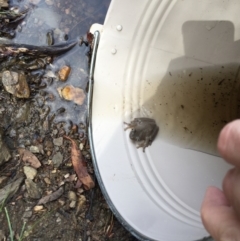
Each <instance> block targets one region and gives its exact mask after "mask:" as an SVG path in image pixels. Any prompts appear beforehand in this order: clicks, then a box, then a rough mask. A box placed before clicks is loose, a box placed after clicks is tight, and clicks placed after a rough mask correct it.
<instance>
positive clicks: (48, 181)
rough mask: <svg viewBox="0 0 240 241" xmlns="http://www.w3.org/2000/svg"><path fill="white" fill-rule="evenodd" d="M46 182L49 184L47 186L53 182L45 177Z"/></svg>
mask: <svg viewBox="0 0 240 241" xmlns="http://www.w3.org/2000/svg"><path fill="white" fill-rule="evenodd" d="M43 180H44V182H45V183H46V184H47V185H50V184H51V181H50V179H49V178H48V177H44V179H43Z"/></svg>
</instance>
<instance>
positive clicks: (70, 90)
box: [58, 85, 86, 105]
mask: <svg viewBox="0 0 240 241" xmlns="http://www.w3.org/2000/svg"><path fill="white" fill-rule="evenodd" d="M58 93H59V95H60V97H62V98H64V99H65V100H70V101H73V102H74V103H76V104H78V105H82V104H83V102H84V100H85V97H86V95H85V93H84V91H83V90H82V89H80V88H77V87H73V86H72V85H67V86H65V87H64V88H62V89H61V88H58Z"/></svg>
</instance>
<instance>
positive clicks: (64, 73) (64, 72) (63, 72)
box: [58, 65, 71, 81]
mask: <svg viewBox="0 0 240 241" xmlns="http://www.w3.org/2000/svg"><path fill="white" fill-rule="evenodd" d="M70 71H71V68H70V67H69V66H67V65H65V66H63V67H62V68H61V69H60V70H59V72H58V76H59V79H60V80H61V81H66V80H67V78H68V76H69V74H70Z"/></svg>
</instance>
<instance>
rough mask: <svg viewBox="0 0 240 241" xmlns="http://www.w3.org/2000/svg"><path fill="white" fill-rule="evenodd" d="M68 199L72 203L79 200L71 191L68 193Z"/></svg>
mask: <svg viewBox="0 0 240 241" xmlns="http://www.w3.org/2000/svg"><path fill="white" fill-rule="evenodd" d="M68 198H69V199H70V200H71V201H76V200H77V195H76V193H75V192H73V191H69V192H68Z"/></svg>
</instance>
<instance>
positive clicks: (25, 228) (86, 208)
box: [0, 0, 137, 241]
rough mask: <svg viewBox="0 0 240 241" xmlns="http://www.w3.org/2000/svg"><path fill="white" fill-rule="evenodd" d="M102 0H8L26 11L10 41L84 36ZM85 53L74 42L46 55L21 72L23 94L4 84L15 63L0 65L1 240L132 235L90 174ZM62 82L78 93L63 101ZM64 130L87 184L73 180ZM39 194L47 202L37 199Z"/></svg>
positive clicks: (101, 13) (123, 240)
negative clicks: (66, 48)
mask: <svg viewBox="0 0 240 241" xmlns="http://www.w3.org/2000/svg"><path fill="white" fill-rule="evenodd" d="M109 3H110V0H102V1H97V0H91V1H84V0H77V1H76V0H69V1H63V0H60V1H59V0H17V1H13V2H11V3H10V4H11V5H12V6H17V8H19V9H20V10H21V11H23V10H25V9H27V10H28V11H27V15H26V17H25V18H24V19H23V20H21V22H20V24H19V25H18V26H17V28H16V32H15V37H14V38H13V39H12V40H11V41H15V42H16V43H24V44H30V45H38V46H46V45H47V44H48V45H50V46H51V45H52V44H61V43H62V42H66V41H70V40H74V39H77V41H80V37H83V39H84V41H87V40H89V36H87V35H86V33H87V32H88V30H89V27H90V26H91V25H92V24H93V23H103V21H104V18H105V15H106V12H107V9H108V6H109ZM53 42H54V43H53ZM89 51H90V49H89V46H86V44H84V43H83V44H77V45H76V46H75V47H74V48H72V49H71V50H69V51H67V53H65V54H64V55H62V54H61V55H58V57H54V58H52V57H51V60H50V61H49V62H47V63H44V64H43V66H42V68H41V66H40V67H39V68H37V70H35V71H29V69H30V68H25V69H24V70H21V71H22V72H21V73H22V75H23V76H26V79H27V82H26V86H24V87H23V88H29V92H30V95H29V96H27V97H24V98H19V97H18V96H17V94H16V93H15V94H14V93H10V92H9V91H10V90H9V89H7V84H6V79H5V82H4V81H3V79H4V78H5V77H6V74H7V73H11V74H12V75H13V72H15V73H16V72H17V73H19V76H20V72H19V71H20V70H19V68H20V67H16V64H13V65H9V66H10V67H9V68H10V71H12V72H8V71H9V69H8V67H3V66H5V65H0V67H1V69H0V71H1V74H0V77H1V78H0V153H1V154H0V223H1V225H0V240H11V241H12V240H15V241H16V240H30V241H43V240H44V241H48V240H49V241H50V240H51V241H52V240H62V241H65V240H66V241H71V240H73V241H75V240H79V241H80V240H82V241H104V240H114V241H134V240H137V239H136V238H134V237H133V236H132V235H131V234H130V233H128V232H127V231H126V230H125V229H124V228H123V227H122V226H121V224H120V223H119V222H118V221H117V220H116V218H115V217H114V216H113V214H112V212H111V210H110V209H109V207H108V205H107V204H106V202H105V200H104V197H103V195H102V193H101V190H100V188H99V186H98V184H97V181H96V180H95V178H94V170H93V167H92V163H91V155H90V150H89V143H88V137H87V127H86V107H87V102H86V96H87V84H88V70H89ZM21 61H22V59H20V60H19V62H18V63H17V64H19V66H20V62H21ZM41 61H42V59H41ZM41 61H40V62H41ZM26 62H27V64H28V66H29V63H30V61H26ZM21 63H22V62H21ZM31 64H32V62H31ZM34 64H35V62H34ZM37 64H39V61H38V62H37ZM21 66H23V65H21ZM31 66H33V65H31ZM64 66H67V67H69V68H70V74H69V76H68V77H66V79H64V80H61V78H60V77H59V70H62V69H64V68H63V67H64ZM21 68H22V67H21ZM31 68H33V67H31ZM63 71H64V70H63ZM30 72H31V73H30ZM56 73H57V74H56ZM3 76H5V77H3ZM19 78H20V77H19ZM27 86H28V87H27ZM66 86H73V87H74V88H75V90H76V89H77V91H78V93H80V94H79V96H77V97H76V98H75V97H74V98H72V99H71V100H70V101H69V98H70V97H69V96H68V97H66V96H65V97H64V96H61V95H60V94H59V90H60V92H61V91H62V92H63V89H64V88H65V87H66ZM25 90H26V89H24V91H25ZM62 92H61V93H62ZM74 93H75V92H74ZM65 135H66V136H68V137H70V138H71V139H72V140H74V141H75V143H77V146H78V147H79V149H80V150H81V152H82V155H83V156H84V160H85V163H86V167H87V171H88V173H89V174H90V175H91V176H92V178H93V179H94V180H95V184H96V185H95V187H94V188H93V189H90V190H86V189H85V188H84V186H83V185H78V184H79V183H78V184H77V182H76V180H77V176H76V173H75V171H74V168H73V165H72V161H71V150H72V145H71V142H70V141H69V140H67V139H65V138H64V136H65ZM24 155H25V156H24ZM31 160H34V161H37V160H38V161H39V162H40V165H41V166H38V165H37V166H36V163H35V166H34V165H33V164H32V163H31ZM43 197H47V201H46V199H45V200H44V201H41V202H40V201H39V200H42V199H41V198H43ZM9 225H10V226H9Z"/></svg>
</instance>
